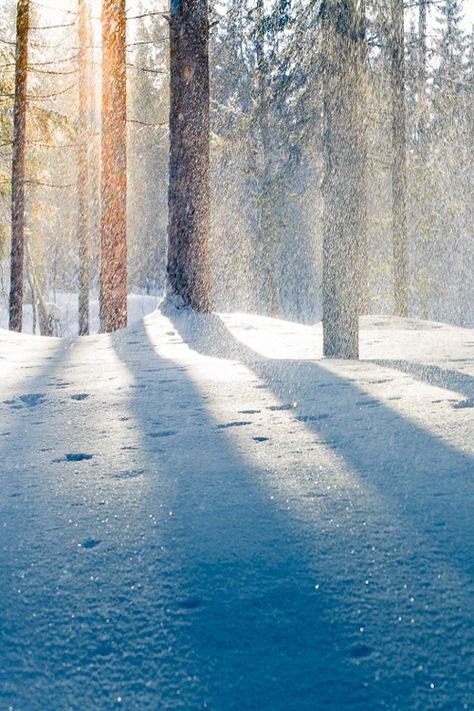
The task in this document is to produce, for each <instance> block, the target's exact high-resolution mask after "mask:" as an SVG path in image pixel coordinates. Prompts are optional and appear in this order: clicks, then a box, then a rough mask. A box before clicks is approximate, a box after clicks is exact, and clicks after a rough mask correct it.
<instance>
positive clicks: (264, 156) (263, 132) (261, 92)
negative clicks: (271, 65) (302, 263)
mask: <svg viewBox="0 0 474 711" xmlns="http://www.w3.org/2000/svg"><path fill="white" fill-rule="evenodd" d="M256 21H257V28H256V42H255V56H256V65H257V66H256V70H257V72H256V74H257V102H258V105H257V125H258V134H259V151H258V165H257V169H258V183H259V196H258V198H259V202H258V223H257V234H256V242H257V245H256V246H257V254H258V262H257V264H258V271H259V286H260V288H259V291H260V302H261V303H262V304H263V306H264V308H265V311H266V313H267V314H268V315H270V316H276V315H277V314H278V285H277V245H276V240H275V232H274V228H273V225H272V205H271V165H270V145H269V143H270V129H269V126H268V120H267V116H268V100H269V96H268V87H267V75H268V64H267V61H266V58H265V47H264V45H265V10H264V3H263V0H257V4H256Z"/></svg>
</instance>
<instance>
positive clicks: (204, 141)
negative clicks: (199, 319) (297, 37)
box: [167, 0, 211, 312]
mask: <svg viewBox="0 0 474 711" xmlns="http://www.w3.org/2000/svg"><path fill="white" fill-rule="evenodd" d="M168 208H169V224H168V265H167V275H168V289H169V292H170V295H171V296H173V295H174V296H177V297H179V298H180V299H181V300H182V302H183V303H184V304H185V305H186V306H190V307H191V308H193V309H195V310H197V311H203V312H207V311H210V310H211V256H210V187H209V19H208V4H207V0H172V2H171V16H170V161H169V191H168Z"/></svg>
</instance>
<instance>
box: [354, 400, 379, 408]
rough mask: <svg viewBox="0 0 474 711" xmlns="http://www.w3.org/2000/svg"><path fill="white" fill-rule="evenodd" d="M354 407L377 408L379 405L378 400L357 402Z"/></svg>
mask: <svg viewBox="0 0 474 711" xmlns="http://www.w3.org/2000/svg"><path fill="white" fill-rule="evenodd" d="M356 405H357V407H379V406H380V403H379V401H378V400H358V401H357V402H356Z"/></svg>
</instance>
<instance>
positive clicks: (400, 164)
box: [391, 0, 408, 317]
mask: <svg viewBox="0 0 474 711" xmlns="http://www.w3.org/2000/svg"><path fill="white" fill-rule="evenodd" d="M391 9H392V32H391V90H392V201H393V204H392V229H393V289H394V302H395V315H396V316H402V317H406V316H407V315H408V255H407V208H406V192H407V139H406V100H405V28H404V8H403V0H391Z"/></svg>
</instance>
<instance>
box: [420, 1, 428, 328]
mask: <svg viewBox="0 0 474 711" xmlns="http://www.w3.org/2000/svg"><path fill="white" fill-rule="evenodd" d="M427 8H428V0H419V11H418V12H419V15H418V165H419V174H418V180H419V184H420V188H421V197H422V200H423V201H425V203H426V202H427V201H428V196H427V192H426V182H427V181H426V174H425V171H426V161H427V145H426V134H427V108H428V107H427V97H426V82H427V76H426V74H427V71H426V70H427V47H426V34H427V27H428V23H427ZM423 207H424V209H422V211H421V214H422V223H421V227H420V228H419V230H418V234H419V240H420V252H421V262H422V263H421V264H420V265H419V275H420V276H419V296H418V298H419V304H420V318H423V319H427V318H428V304H429V298H430V277H429V270H430V263H429V254H428V251H429V250H428V239H429V234H428V229H427V225H426V221H427V220H426V218H427V216H428V215H429V212H430V208H429V206H428V205H427V204H425V205H424V206H423Z"/></svg>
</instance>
